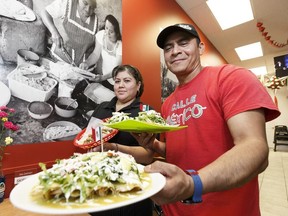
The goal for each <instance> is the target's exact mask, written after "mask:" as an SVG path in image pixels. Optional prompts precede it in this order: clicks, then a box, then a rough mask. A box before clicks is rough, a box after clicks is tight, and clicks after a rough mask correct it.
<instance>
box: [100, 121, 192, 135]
mask: <svg viewBox="0 0 288 216" xmlns="http://www.w3.org/2000/svg"><path fill="white" fill-rule="evenodd" d="M127 122H132V123H141V124H142V125H146V126H148V127H149V126H151V127H153V128H151V130H145V129H143V130H141V129H137V128H135V130H133V129H131V128H128V129H127V128H126V129H125V128H124V129H123V128H120V127H119V126H121V125H123V124H125V123H127ZM103 125H105V126H107V127H111V128H115V129H117V130H119V131H121V130H122V131H128V132H129V131H130V132H136V133H137V132H153V133H162V132H169V131H176V130H180V129H184V128H187V127H188V125H159V124H153V123H150V122H143V121H138V120H135V119H127V120H124V121H121V122H116V123H110V124H109V123H103Z"/></svg>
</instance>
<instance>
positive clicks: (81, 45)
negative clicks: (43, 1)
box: [41, 0, 98, 66]
mask: <svg viewBox="0 0 288 216" xmlns="http://www.w3.org/2000/svg"><path fill="white" fill-rule="evenodd" d="M96 7H97V2H96V0H54V1H53V2H52V3H51V4H49V5H48V6H47V7H46V8H45V9H44V10H43V11H42V12H41V17H42V20H43V23H44V24H45V26H46V27H47V29H48V30H49V32H50V33H51V39H52V42H53V44H52V47H51V50H50V51H51V56H52V57H53V58H54V59H55V60H57V61H64V62H67V63H71V64H73V65H74V66H79V65H80V64H81V63H82V62H83V61H85V60H86V59H87V58H88V57H89V55H90V54H91V53H92V52H93V49H94V46H95V34H96V32H97V30H98V18H97V16H96V14H95V9H96Z"/></svg>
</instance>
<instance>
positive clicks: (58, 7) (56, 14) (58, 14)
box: [45, 0, 68, 19]
mask: <svg viewBox="0 0 288 216" xmlns="http://www.w3.org/2000/svg"><path fill="white" fill-rule="evenodd" d="M67 4H68V0H55V1H53V2H52V3H51V4H49V5H48V6H46V8H45V9H46V11H47V12H48V13H49V14H50V15H51V16H52V17H53V18H54V19H57V18H63V17H64V16H65V12H66V7H67Z"/></svg>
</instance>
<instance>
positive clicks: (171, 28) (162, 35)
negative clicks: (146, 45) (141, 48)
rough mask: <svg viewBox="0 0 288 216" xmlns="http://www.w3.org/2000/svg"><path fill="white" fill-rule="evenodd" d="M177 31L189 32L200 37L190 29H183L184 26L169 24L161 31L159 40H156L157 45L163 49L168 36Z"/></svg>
mask: <svg viewBox="0 0 288 216" xmlns="http://www.w3.org/2000/svg"><path fill="white" fill-rule="evenodd" d="M176 31H183V32H187V33H189V34H191V35H193V36H194V37H197V38H199V36H197V35H195V34H193V33H191V32H190V31H187V30H186V29H183V28H182V27H179V26H177V25H173V26H168V27H166V28H165V29H163V30H162V31H161V32H160V34H159V35H158V37H157V40H156V42H157V45H158V46H159V47H160V48H161V49H163V48H164V45H165V42H166V39H167V37H168V36H169V35H170V34H172V33H173V32H176Z"/></svg>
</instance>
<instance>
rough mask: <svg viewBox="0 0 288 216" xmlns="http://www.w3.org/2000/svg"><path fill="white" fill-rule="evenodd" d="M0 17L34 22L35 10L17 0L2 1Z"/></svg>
mask: <svg viewBox="0 0 288 216" xmlns="http://www.w3.org/2000/svg"><path fill="white" fill-rule="evenodd" d="M0 15H2V16H5V17H8V18H11V19H16V20H19V21H26V22H28V21H34V20H35V19H36V15H35V13H34V11H33V10H31V9H30V8H28V7H27V6H25V5H24V4H22V3H21V2H19V1H16V0H1V7H0Z"/></svg>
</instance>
